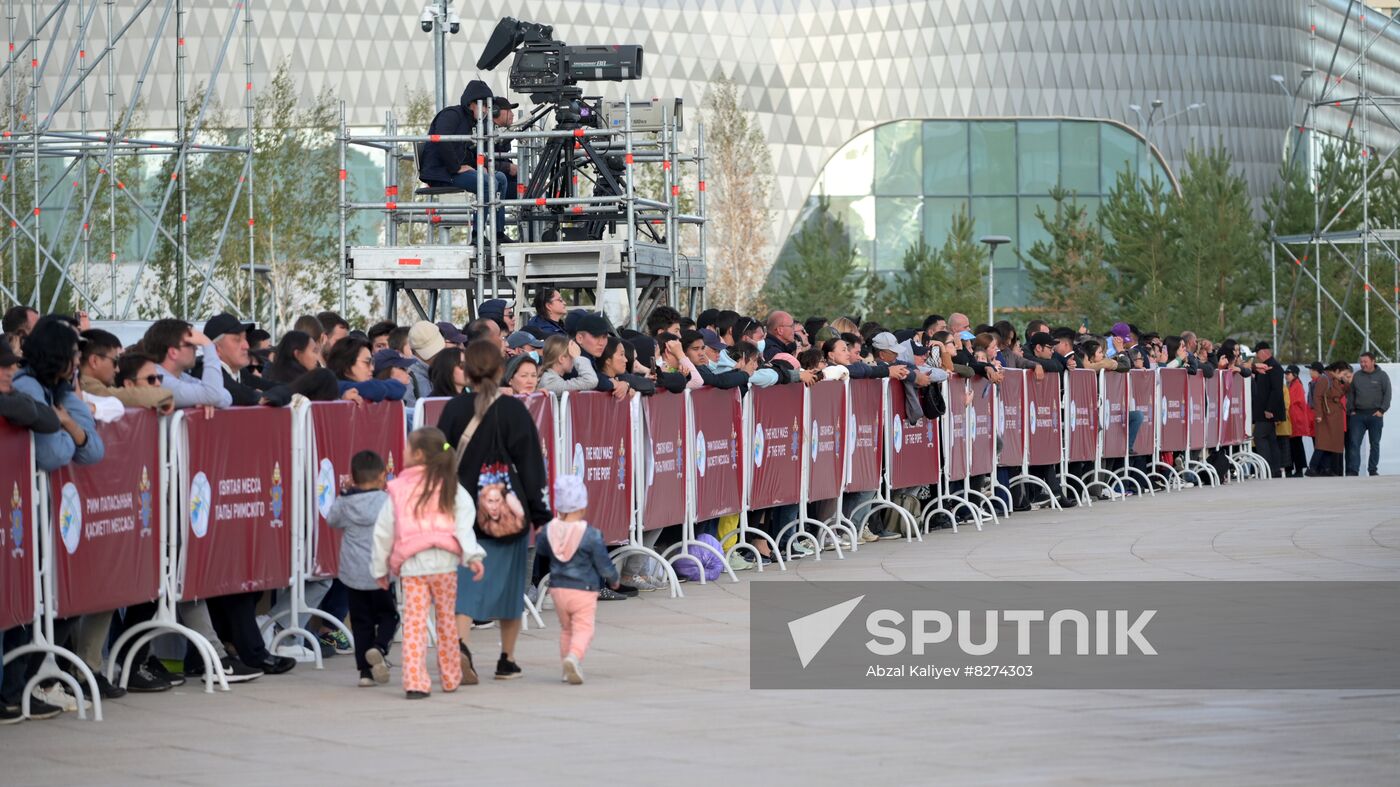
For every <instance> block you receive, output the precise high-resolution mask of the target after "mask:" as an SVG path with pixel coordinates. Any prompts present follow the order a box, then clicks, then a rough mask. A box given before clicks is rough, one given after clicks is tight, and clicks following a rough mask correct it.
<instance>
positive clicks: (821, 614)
mask: <svg viewBox="0 0 1400 787" xmlns="http://www.w3.org/2000/svg"><path fill="white" fill-rule="evenodd" d="M864 598H865V596H864V595H859V596H856V597H855V598H853V599H850V600H848V601H842V602H841V603H840V604H837V605H835V606H831V607H827V608H826V609H823V610H818V611H816V612H813V613H812V614H810V615H804V616H802V617H800V618H798V619H797V620H793V621H789V622H788V633H789V634H791V635H792V646H793V648H795V649H796V650H797V658H798V659H799V660H800V661H801V662H802V668H803V669H806V668H807V665H808V664H811V663H812V659H814V658H816V657H817V654H818V653H821V652H822V648H824V647H826V643H827V642H829V641H830V640H831V636H832V635H833V634H835V633H836V630H837V629H839V628H841V624H842V623H845V622H846V618H848V617H850V616H851V613H852V612H854V611H855V609H856V607H857V606H858V605H859V604H860V602H861V600H862V599H864Z"/></svg>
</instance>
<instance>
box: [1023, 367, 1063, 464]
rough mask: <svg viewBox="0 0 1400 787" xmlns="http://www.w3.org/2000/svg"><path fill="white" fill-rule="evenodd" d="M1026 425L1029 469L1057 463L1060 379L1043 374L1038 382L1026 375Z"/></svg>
mask: <svg viewBox="0 0 1400 787" xmlns="http://www.w3.org/2000/svg"><path fill="white" fill-rule="evenodd" d="M1027 378H1028V379H1027V380H1026V424H1027V426H1028V427H1029V429H1030V435H1029V436H1028V438H1027V440H1026V442H1027V443H1028V444H1029V445H1028V446H1027V448H1026V450H1027V452H1028V454H1029V456H1028V459H1029V461H1030V463H1031V464H1032V465H1056V464H1059V463H1060V450H1061V449H1060V375H1058V374H1046V375H1045V378H1044V379H1041V380H1037V379H1035V377H1034V375H1027Z"/></svg>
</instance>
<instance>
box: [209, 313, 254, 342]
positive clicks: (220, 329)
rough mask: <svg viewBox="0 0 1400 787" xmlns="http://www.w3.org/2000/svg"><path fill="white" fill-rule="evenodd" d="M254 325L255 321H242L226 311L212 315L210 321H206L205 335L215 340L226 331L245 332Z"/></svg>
mask: <svg viewBox="0 0 1400 787" xmlns="http://www.w3.org/2000/svg"><path fill="white" fill-rule="evenodd" d="M252 327H253V323H251V322H242V321H240V320H239V319H238V318H237V317H234V316H233V315H232V314H229V313H228V312H224V313H222V314H216V315H214V316H213V317H210V318H209V322H206V323H204V335H205V336H208V337H209V339H210V341H213V340H214V339H217V338H219V337H220V336H223V335H224V334H226V333H244V332H246V331H247V330H248V329H249V328H252Z"/></svg>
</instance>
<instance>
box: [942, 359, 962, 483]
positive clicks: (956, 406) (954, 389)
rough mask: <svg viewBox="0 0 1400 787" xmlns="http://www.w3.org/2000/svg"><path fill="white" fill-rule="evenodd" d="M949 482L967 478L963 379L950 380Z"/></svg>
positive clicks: (947, 443)
mask: <svg viewBox="0 0 1400 787" xmlns="http://www.w3.org/2000/svg"><path fill="white" fill-rule="evenodd" d="M947 403H948V434H947V435H945V437H946V439H947V442H946V443H945V444H946V445H947V446H948V453H947V461H948V480H949V481H961V480H963V479H964V478H967V381H966V380H964V379H963V378H961V377H950V378H948V385H947Z"/></svg>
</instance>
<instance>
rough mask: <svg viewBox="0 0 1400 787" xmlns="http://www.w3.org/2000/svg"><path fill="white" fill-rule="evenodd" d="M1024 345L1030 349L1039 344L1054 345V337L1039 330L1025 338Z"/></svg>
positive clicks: (1039, 345)
mask: <svg viewBox="0 0 1400 787" xmlns="http://www.w3.org/2000/svg"><path fill="white" fill-rule="evenodd" d="M1026 346H1027V347H1029V348H1031V349H1032V350H1034V349H1035V348H1037V347H1041V346H1044V347H1054V346H1055V339H1054V337H1052V336H1051V335H1050V334H1048V333H1046V332H1045V331H1041V332H1039V333H1033V334H1031V336H1030V338H1029V339H1026Z"/></svg>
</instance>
